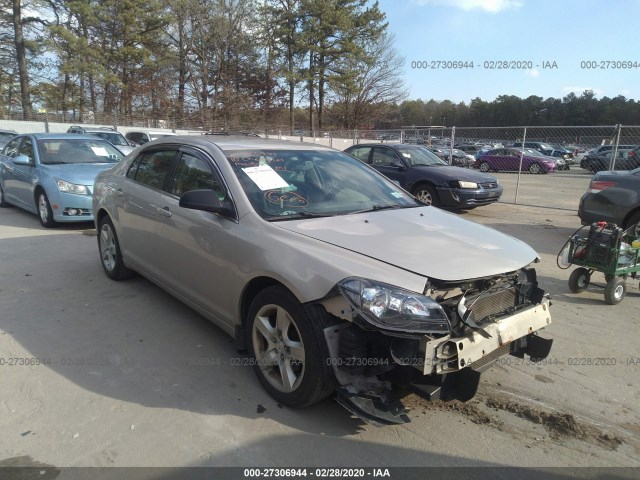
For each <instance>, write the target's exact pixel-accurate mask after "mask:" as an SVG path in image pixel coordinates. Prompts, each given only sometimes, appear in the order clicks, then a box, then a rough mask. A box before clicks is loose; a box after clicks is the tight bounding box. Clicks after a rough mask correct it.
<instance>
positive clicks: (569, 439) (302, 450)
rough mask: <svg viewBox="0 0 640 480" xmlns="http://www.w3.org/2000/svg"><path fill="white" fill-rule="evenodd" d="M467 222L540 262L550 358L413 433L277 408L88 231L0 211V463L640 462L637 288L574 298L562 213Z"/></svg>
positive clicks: (494, 210) (436, 410)
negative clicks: (114, 275) (527, 250)
mask: <svg viewBox="0 0 640 480" xmlns="http://www.w3.org/2000/svg"><path fill="white" fill-rule="evenodd" d="M540 177H543V176H540ZM544 177H546V176H544ZM580 188H582V186H581V187H580ZM462 215H464V216H465V217H466V218H468V219H470V220H473V221H477V222H480V223H484V224H488V225H491V226H493V227H495V228H497V229H499V230H501V231H503V232H505V233H507V234H510V235H513V236H515V237H518V238H521V239H523V240H525V241H527V242H528V243H530V244H531V245H532V246H533V247H534V248H535V249H536V250H537V251H538V252H539V253H540V255H541V258H542V263H541V264H539V265H538V267H537V268H538V274H539V280H540V283H541V284H542V287H543V288H545V289H546V290H547V291H549V292H550V293H551V295H552V298H553V307H552V312H553V322H554V323H553V324H552V325H551V326H550V327H548V328H547V329H546V330H545V334H546V336H548V337H552V338H554V341H555V343H554V346H553V349H552V352H551V355H550V357H549V358H548V359H547V362H546V363H545V364H542V365H532V364H527V362H522V361H519V360H518V359H515V358H512V357H508V358H505V359H503V361H502V362H501V364H500V365H497V366H495V367H494V368H493V369H491V370H490V371H488V372H486V373H485V374H484V375H483V379H482V382H481V390H480V393H479V395H478V396H477V397H476V398H475V399H474V400H473V401H471V402H469V403H467V404H462V403H459V402H453V403H443V402H434V403H431V404H429V403H427V402H425V401H423V400H422V399H420V398H418V397H413V396H411V397H408V398H407V399H406V403H407V405H408V406H410V407H411V414H410V416H411V418H412V422H411V423H409V424H406V425H404V426H399V427H384V428H377V427H374V426H371V425H368V424H365V423H362V422H361V421H359V420H357V419H354V418H352V417H350V415H349V414H348V413H347V412H346V411H345V410H344V409H343V408H342V407H340V406H339V405H338V404H337V403H335V402H334V401H333V400H327V401H325V402H323V403H321V404H319V405H317V406H314V407H312V408H308V409H305V410H291V409H288V408H282V407H281V406H279V405H278V404H276V402H274V401H273V400H272V399H271V398H270V397H269V396H268V395H267V394H266V393H265V392H264V391H263V390H262V388H261V387H260V386H259V383H258V381H257V379H256V378H255V375H254V373H253V372H252V370H251V368H250V367H248V366H245V365H243V364H242V357H238V355H237V354H236V352H235V351H234V348H233V343H232V341H231V339H230V338H229V337H228V336H226V335H225V334H224V333H223V332H222V331H221V330H219V329H218V328H216V327H215V326H213V325H212V324H210V323H209V322H208V321H207V320H205V319H204V318H202V317H200V316H199V315H198V314H196V313H195V312H193V311H192V310H190V309H189V308H187V307H186V306H184V305H182V304H181V303H180V302H178V301H177V300H175V299H173V298H172V297H170V296H168V295H167V294H165V293H164V292H163V291H162V290H160V289H159V288H157V287H155V286H154V285H152V284H151V283H149V282H148V281H146V280H144V279H142V278H135V279H133V280H130V281H127V282H121V283H116V282H112V281H110V280H108V279H107V277H106V276H105V275H104V274H103V272H102V270H101V267H100V263H99V260H98V256H97V246H96V239H95V232H94V231H93V230H92V226H91V225H86V226H80V227H78V226H65V227H61V228H58V229H54V230H45V229H43V228H41V227H40V225H39V223H38V219H37V217H36V216H34V215H31V214H28V213H25V212H22V211H20V210H18V209H16V208H10V209H2V210H0V266H1V269H0V271H1V275H0V358H2V359H3V360H2V362H3V363H4V364H3V365H0V432H2V433H1V434H0V465H3V464H5V465H6V464H10V463H11V462H12V461H15V459H16V458H18V457H29V459H32V460H33V461H36V462H41V463H42V464H47V465H55V466H56V467H65V466H166V467H169V466H170V467H174V466H175V467H178V466H211V465H215V466H243V467H247V466H290V465H313V466H383V467H392V466H496V465H500V466H503V465H506V466H519V467H543V466H549V467H552V466H574V467H585V466H592V467H610V466H629V467H639V466H640V460H639V458H640V412H639V408H638V405H640V381H639V380H640V353H639V352H638V338H639V336H640V318H639V317H640V316H639V315H638V305H639V302H640V293H639V291H638V282H637V281H633V282H631V286H630V289H629V292H628V294H627V298H626V299H625V300H624V301H623V302H622V303H621V304H620V305H617V306H613V307H612V306H607V305H605V303H604V300H603V295H602V290H598V289H597V288H595V287H591V288H590V289H589V290H588V291H587V292H584V293H582V294H577V295H576V294H572V293H570V292H569V289H568V287H567V279H568V277H569V273H570V270H560V269H559V268H558V267H557V266H556V263H555V256H556V254H557V252H558V250H559V249H560V247H561V246H562V244H563V243H564V241H565V240H566V239H567V238H568V237H569V235H570V234H571V233H572V232H573V231H574V230H575V229H576V228H578V227H579V220H578V218H577V216H576V215H575V213H574V212H572V211H562V210H552V209H546V208H535V207H523V206H514V205H508V204H496V205H492V206H489V207H484V208H479V209H477V210H475V211H473V212H469V213H464V214H462ZM453 254H455V253H453ZM595 276H596V277H597V276H598V275H597V274H596V275H595ZM21 359H23V360H21ZM42 360H44V361H45V364H44V365H42V364H39V365H38V364H36V365H34V364H33V363H38V362H40V361H42ZM583 472H584V473H585V474H586V472H587V470H586V469H585V470H584V471H583ZM635 472H636V473H637V470H636V471H635ZM0 476H1V475H0ZM623 477H624V478H633V477H632V476H629V477H627V476H625V475H622V474H621V476H620V478H623Z"/></svg>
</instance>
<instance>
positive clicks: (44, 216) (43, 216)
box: [36, 190, 56, 228]
mask: <svg viewBox="0 0 640 480" xmlns="http://www.w3.org/2000/svg"><path fill="white" fill-rule="evenodd" d="M36 207H37V209H38V218H39V219H40V224H41V225H42V226H43V227H45V228H53V227H55V226H56V222H55V220H54V219H53V210H52V209H51V204H50V203H49V197H47V194H46V193H45V191H44V190H38V192H37V194H36Z"/></svg>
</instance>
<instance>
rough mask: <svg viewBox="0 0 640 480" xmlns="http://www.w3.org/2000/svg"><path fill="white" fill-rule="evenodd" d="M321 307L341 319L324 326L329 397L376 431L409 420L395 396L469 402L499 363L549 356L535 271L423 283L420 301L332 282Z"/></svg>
mask: <svg viewBox="0 0 640 480" xmlns="http://www.w3.org/2000/svg"><path fill="white" fill-rule="evenodd" d="M322 304H323V305H324V307H325V309H326V310H327V311H328V312H329V313H330V314H332V315H334V316H336V317H339V318H341V319H343V320H347V322H342V323H339V324H337V325H334V326H331V327H328V328H327V329H325V332H324V333H325V337H326V340H327V345H328V347H329V353H330V361H331V365H332V366H333V370H334V373H335V376H336V378H337V380H338V383H339V385H340V386H339V388H338V394H337V400H338V402H339V403H340V404H341V405H343V406H344V407H345V408H347V409H348V410H349V411H351V412H352V413H354V414H355V415H357V416H359V417H361V418H363V419H364V420H367V421H370V422H372V423H377V424H396V423H405V422H407V421H409V419H408V417H407V415H406V412H405V409H404V406H403V405H402V403H401V401H400V400H399V399H398V396H397V395H396V392H397V391H398V389H397V387H400V391H404V392H406V391H412V392H415V393H417V394H418V395H420V396H422V397H424V398H426V399H427V400H435V399H445V400H448V399H459V400H463V401H464V400H469V399H471V398H472V397H473V396H474V395H475V393H476V390H477V387H478V383H479V380H480V374H481V372H483V371H484V370H486V369H487V368H489V367H491V366H492V365H493V364H494V363H495V362H496V361H497V360H498V359H499V358H500V357H502V356H504V355H513V356H516V357H520V358H522V357H524V356H525V355H527V356H528V357H530V360H531V361H534V362H535V361H539V360H542V359H544V358H546V357H547V355H548V354H549V351H550V349H551V344H552V340H547V339H544V338H542V337H540V336H539V335H538V332H539V330H541V329H542V328H544V327H545V326H547V325H549V324H550V323H551V316H550V313H549V305H550V302H549V299H548V296H546V295H545V293H544V291H543V290H542V289H540V288H539V287H538V282H537V280H536V273H535V270H534V269H533V268H523V269H521V270H520V271H517V272H510V273H506V274H503V275H497V276H492V277H487V278H479V279H474V280H468V281H462V282H442V281H438V280H433V279H430V280H429V281H428V282H427V285H426V288H425V291H424V292H423V294H422V295H416V294H415V293H412V292H408V291H404V290H402V289H399V288H396V287H393V286H391V285H386V284H383V283H379V282H374V281H370V280H366V279H361V278H348V279H345V280H343V281H342V282H340V283H339V285H338V286H337V287H336V290H335V291H334V292H332V295H330V296H329V297H327V298H326V299H325V300H324V301H323V302H322Z"/></svg>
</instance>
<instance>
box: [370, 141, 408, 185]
mask: <svg viewBox="0 0 640 480" xmlns="http://www.w3.org/2000/svg"><path fill="white" fill-rule="evenodd" d="M370 162H371V166H372V167H373V168H375V169H376V170H378V171H379V172H380V173H382V174H383V175H384V176H386V177H387V178H388V179H390V180H391V181H392V182H393V183H395V184H397V185H399V186H403V185H404V184H405V178H406V176H407V168H406V166H405V165H404V162H403V161H402V160H401V159H400V156H399V155H398V154H397V153H396V152H395V151H394V150H392V149H391V148H389V147H373V150H372V152H371V157H370Z"/></svg>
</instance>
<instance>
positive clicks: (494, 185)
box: [478, 182, 498, 189]
mask: <svg viewBox="0 0 640 480" xmlns="http://www.w3.org/2000/svg"><path fill="white" fill-rule="evenodd" d="M478 185H480V186H481V187H482V188H484V189H491V188H498V183H497V182H487V183H479V184H478Z"/></svg>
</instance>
